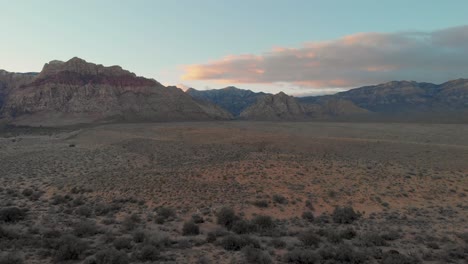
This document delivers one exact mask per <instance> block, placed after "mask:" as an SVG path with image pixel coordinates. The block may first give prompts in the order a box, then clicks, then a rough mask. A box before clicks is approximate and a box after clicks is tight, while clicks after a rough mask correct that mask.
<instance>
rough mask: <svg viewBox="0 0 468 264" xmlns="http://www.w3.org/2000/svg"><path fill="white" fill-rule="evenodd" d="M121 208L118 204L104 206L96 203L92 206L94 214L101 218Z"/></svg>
mask: <svg viewBox="0 0 468 264" xmlns="http://www.w3.org/2000/svg"><path fill="white" fill-rule="evenodd" d="M120 208H121V206H120V205H119V204H115V203H112V204H105V203H97V204H95V205H94V213H95V214H96V215H98V216H102V215H105V214H109V213H111V212H116V211H119V210H120Z"/></svg>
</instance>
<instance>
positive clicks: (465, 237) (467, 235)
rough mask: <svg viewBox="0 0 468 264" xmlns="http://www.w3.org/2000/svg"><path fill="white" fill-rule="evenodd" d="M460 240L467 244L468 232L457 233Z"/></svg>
mask: <svg viewBox="0 0 468 264" xmlns="http://www.w3.org/2000/svg"><path fill="white" fill-rule="evenodd" d="M457 236H458V237H459V238H460V239H461V240H463V241H465V243H467V244H468V232H464V233H460V234H458V235H457Z"/></svg>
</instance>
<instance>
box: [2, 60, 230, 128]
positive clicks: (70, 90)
mask: <svg viewBox="0 0 468 264" xmlns="http://www.w3.org/2000/svg"><path fill="white" fill-rule="evenodd" d="M206 109H207V107H206V106H201V105H200V104H199V103H197V102H196V101H194V100H193V99H192V98H191V97H190V96H189V95H188V94H186V93H184V92H183V91H182V90H180V89H178V88H176V87H165V86H163V85H161V84H160V83H158V82H157V81H155V80H152V79H147V78H143V77H138V76H136V75H135V74H134V73H131V72H129V71H126V70H123V69H122V68H121V67H119V66H111V67H105V66H102V65H96V64H93V63H88V62H86V61H84V60H82V59H79V58H73V59H71V60H69V61H67V62H60V61H52V62H50V63H47V64H46V65H45V66H44V69H43V70H42V71H41V73H39V74H38V75H37V76H36V77H34V78H33V79H32V80H31V81H30V82H27V83H24V84H22V85H20V86H18V87H17V88H15V89H11V90H10V91H9V93H8V96H7V99H6V100H5V103H4V105H3V108H2V113H3V115H4V116H6V117H8V118H10V119H13V120H15V121H17V122H19V123H22V124H31V123H34V124H35V125H37V124H38V122H37V121H39V124H41V123H46V124H49V125H54V124H72V123H83V122H85V123H88V122H97V121H103V120H121V121H130V122H136V121H185V120H190V121H192V120H213V119H219V118H221V117H222V116H223V115H225V113H224V112H221V111H220V112H216V108H211V109H209V110H210V111H209V112H207V111H206Z"/></svg>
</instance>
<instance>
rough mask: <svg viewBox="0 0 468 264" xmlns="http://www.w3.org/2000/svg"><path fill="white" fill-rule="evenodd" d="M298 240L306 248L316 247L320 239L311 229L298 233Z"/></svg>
mask: <svg viewBox="0 0 468 264" xmlns="http://www.w3.org/2000/svg"><path fill="white" fill-rule="evenodd" d="M298 238H299V240H300V241H301V242H302V243H303V244H304V245H305V246H307V247H318V245H319V244H320V242H321V239H320V237H319V236H318V235H317V234H316V233H315V231H314V230H312V229H309V230H306V231H304V232H302V233H300V234H299V236H298Z"/></svg>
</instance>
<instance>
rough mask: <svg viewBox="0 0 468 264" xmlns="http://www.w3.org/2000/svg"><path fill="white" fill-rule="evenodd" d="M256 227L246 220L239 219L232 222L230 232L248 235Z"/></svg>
mask: <svg viewBox="0 0 468 264" xmlns="http://www.w3.org/2000/svg"><path fill="white" fill-rule="evenodd" d="M255 229H256V226H255V225H253V224H252V223H250V222H249V221H247V220H244V219H240V220H238V221H236V222H234V224H233V226H232V228H231V231H232V232H234V233H236V234H248V233H251V232H253V231H255Z"/></svg>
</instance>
